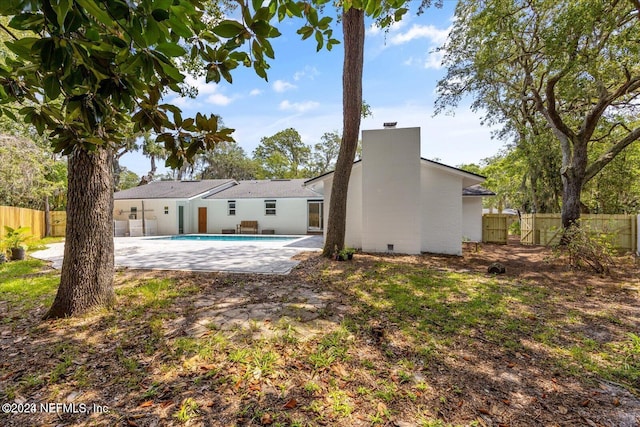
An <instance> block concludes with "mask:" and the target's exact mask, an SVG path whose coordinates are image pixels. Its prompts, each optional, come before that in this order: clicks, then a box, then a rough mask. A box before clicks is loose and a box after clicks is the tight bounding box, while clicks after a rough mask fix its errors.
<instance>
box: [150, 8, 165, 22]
mask: <svg viewBox="0 0 640 427" xmlns="http://www.w3.org/2000/svg"><path fill="white" fill-rule="evenodd" d="M151 16H153V19H155V20H156V21H157V22H162V21H166V20H167V19H169V11H168V10H165V9H154V10H153V11H152V12H151Z"/></svg>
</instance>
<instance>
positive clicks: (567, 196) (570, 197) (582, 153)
mask: <svg viewBox="0 0 640 427" xmlns="http://www.w3.org/2000/svg"><path fill="white" fill-rule="evenodd" d="M572 147H573V153H572V154H573V155H572V156H569V155H568V154H569V153H564V152H563V159H567V160H563V163H565V165H563V167H562V171H561V175H562V188H563V192H562V227H563V228H565V229H567V228H569V227H570V226H572V225H574V224H575V223H576V222H577V221H578V220H579V219H580V213H581V203H580V195H581V193H582V186H583V184H584V176H585V170H586V167H587V160H588V158H587V143H586V142H585V143H582V142H580V141H573V144H572ZM563 150H564V148H563ZM567 161H568V163H569V164H566V163H567Z"/></svg>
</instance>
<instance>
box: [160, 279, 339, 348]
mask: <svg viewBox="0 0 640 427" xmlns="http://www.w3.org/2000/svg"><path fill="white" fill-rule="evenodd" d="M265 287H270V288H269V290H268V292H265ZM292 291H293V290H292V289H291V287H290V285H288V286H281V285H277V284H275V285H274V283H273V282H271V283H267V282H262V281H256V282H251V283H247V284H245V285H244V286H242V287H236V286H234V287H230V288H224V289H221V290H219V291H216V292H215V295H210V296H201V297H200V299H198V300H196V301H195V302H194V303H193V308H194V311H193V312H192V313H190V314H189V316H188V317H186V316H183V317H179V318H176V319H173V320H172V321H171V322H169V323H168V324H166V325H165V327H166V330H167V336H168V337H174V336H179V335H184V334H186V335H189V336H192V337H196V338H198V337H202V336H204V335H206V334H208V333H210V332H211V331H212V330H223V331H239V332H243V333H250V334H251V336H252V338H253V339H261V338H266V339H269V338H273V337H275V336H282V335H285V334H295V336H296V337H297V338H298V339H300V338H302V337H311V336H313V335H316V334H318V333H320V332H323V331H324V332H326V331H327V330H331V329H333V328H335V327H336V326H337V325H338V324H340V322H341V321H342V319H343V317H344V315H345V314H346V312H347V310H348V306H347V305H346V304H343V303H342V301H341V299H340V297H339V295H338V294H336V293H334V292H331V291H327V290H320V289H314V288H313V287H311V286H309V285H307V284H300V285H299V286H297V287H296V288H295V290H294V291H293V292H292ZM265 294H266V295H268V296H267V297H264V295H265Z"/></svg>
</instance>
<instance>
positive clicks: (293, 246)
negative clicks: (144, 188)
mask: <svg viewBox="0 0 640 427" xmlns="http://www.w3.org/2000/svg"><path fill="white" fill-rule="evenodd" d="M158 237H161V236H153V237H115V238H114V239H113V241H114V253H115V265H116V268H117V267H126V268H140V269H147V270H182V271H202V272H216V271H222V272H229V273H259V274H288V273H289V272H290V271H291V270H292V269H293V268H294V267H295V266H296V265H298V263H299V261H296V260H293V259H291V257H293V256H294V255H296V254H298V253H300V252H306V251H319V250H321V249H322V244H323V236H292V237H299V238H298V239H296V240H294V241H262V242H261V241H257V242H256V241H251V242H227V241H205V240H162V239H158ZM29 255H31V256H32V257H34V258H38V259H43V260H47V261H51V262H52V263H53V267H54V268H57V269H60V268H61V267H62V259H63V257H64V243H53V244H51V245H49V247H48V248H47V249H45V250H42V251H37V252H33V253H31V254H29Z"/></svg>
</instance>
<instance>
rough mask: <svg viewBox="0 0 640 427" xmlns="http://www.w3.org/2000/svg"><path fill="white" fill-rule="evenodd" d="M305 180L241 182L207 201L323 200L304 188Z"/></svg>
mask: <svg viewBox="0 0 640 427" xmlns="http://www.w3.org/2000/svg"><path fill="white" fill-rule="evenodd" d="M304 182H305V180H304V179H287V180H280V179H274V180H259V181H239V183H238V185H234V186H233V187H231V188H228V189H226V190H223V191H220V192H217V193H215V194H212V195H210V196H207V197H205V198H206V199H251V198H254V199H269V198H274V199H282V198H294V197H300V198H322V195H321V194H318V193H316V192H315V191H313V190H311V189H310V188H307V187H305V186H304Z"/></svg>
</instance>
